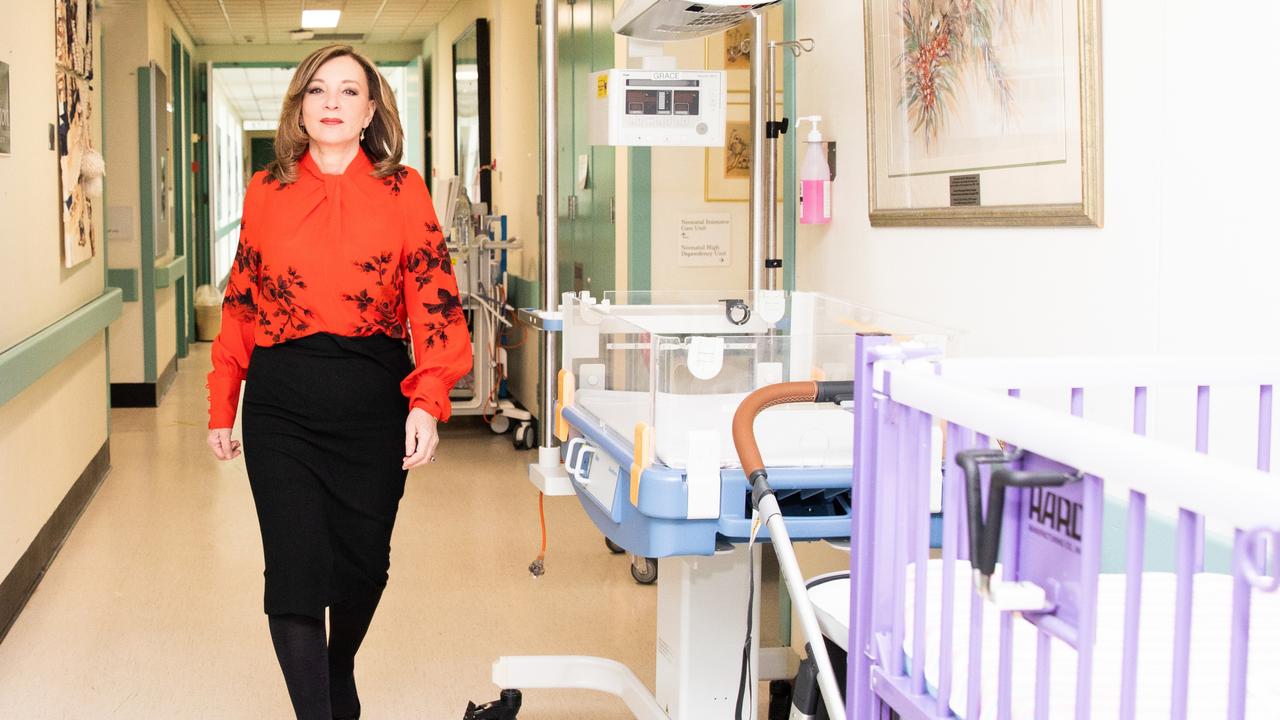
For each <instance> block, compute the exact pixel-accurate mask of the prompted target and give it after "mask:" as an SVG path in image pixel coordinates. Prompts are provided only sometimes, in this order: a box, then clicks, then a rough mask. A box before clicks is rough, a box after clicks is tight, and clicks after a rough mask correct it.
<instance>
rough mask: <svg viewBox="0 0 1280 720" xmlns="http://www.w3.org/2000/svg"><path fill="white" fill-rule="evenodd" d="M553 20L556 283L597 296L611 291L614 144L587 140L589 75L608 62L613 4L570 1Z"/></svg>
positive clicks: (610, 63)
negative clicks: (556, 53)
mask: <svg viewBox="0 0 1280 720" xmlns="http://www.w3.org/2000/svg"><path fill="white" fill-rule="evenodd" d="M558 20H559V39H560V67H559V68H558V77H559V85H560V93H559V108H558V112H557V118H558V130H559V138H558V141H559V153H558V155H559V161H560V170H559V175H558V178H559V183H560V197H559V202H558V203H557V204H558V211H559V217H560V229H559V237H560V241H559V243H558V251H559V254H558V270H559V274H560V283H559V285H560V291H561V292H566V291H574V292H577V291H582V290H587V291H590V292H591V293H592V294H594V295H596V296H599V295H600V293H603V292H604V291H606V290H613V289H614V288H615V282H614V257H615V254H616V253H615V244H616V234H615V232H614V225H613V217H614V212H613V207H614V177H613V173H614V149H613V148H612V147H608V146H601V147H592V146H591V144H590V143H588V142H587V113H588V108H589V102H590V92H592V90H593V89H594V85H593V84H592V83H591V73H593V72H595V71H597V70H604V69H608V68H610V67H612V66H613V42H614V41H613V31H612V29H611V28H610V27H609V24H610V23H611V22H612V20H613V3H612V2H611V1H610V0H569V1H568V2H565V3H562V4H561V5H560V15H559V18H558ZM584 176H585V178H584ZM584 179H585V182H584Z"/></svg>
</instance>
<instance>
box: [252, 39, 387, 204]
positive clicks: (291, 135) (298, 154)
mask: <svg viewBox="0 0 1280 720" xmlns="http://www.w3.org/2000/svg"><path fill="white" fill-rule="evenodd" d="M343 56H346V57H349V58H351V59H352V60H355V61H356V62H358V63H360V66H361V67H363V68H364V75H365V80H366V82H367V83H368V85H369V99H370V100H373V101H374V102H375V103H376V104H375V105H374V111H373V120H372V121H370V122H369V127H368V128H366V129H365V131H364V139H363V140H361V141H360V147H362V148H364V153H365V155H367V156H368V158H369V162H371V163H373V176H374V177H377V178H384V177H387V176H388V175H394V174H395V173H397V172H399V171H400V170H402V169H403V167H402V166H401V165H400V158H401V157H402V156H403V154H404V130H403V128H401V127H400V114H399V112H398V111H397V109H396V96H395V93H393V92H391V88H390V86H388V85H387V81H386V79H384V78H383V77H382V73H380V72H378V68H377V67H375V66H374V64H373V62H372V61H371V60H369V58H367V57H365V56H364V55H362V54H361V53H360V52H358V51H357V50H356V49H355V48H353V47H351V46H350V45H326V46H325V47H322V48H320V49H319V50H316V51H315V52H313V53H311V54H310V55H308V56H307V57H306V59H305V60H303V61H302V62H301V63H300V64H299V65H298V69H297V70H296V71H295V72H294V73H293V79H292V80H290V81H289V89H288V90H287V91H286V92H285V97H284V103H283V105H282V106H281V108H280V125H279V127H277V128H276V142H275V144H276V147H275V151H276V159H275V160H274V161H272V162H271V163H269V164H268V165H267V176H268V177H269V178H271V179H273V180H275V181H277V182H280V183H283V184H286V185H287V184H289V183H292V182H296V181H297V179H298V161H299V160H301V159H302V154H303V153H305V152H306V151H307V146H308V144H309V143H310V142H311V138H309V137H308V136H307V133H306V131H305V130H303V128H302V99H303V97H304V96H305V95H306V91H307V85H308V84H310V82H311V79H312V78H313V77H315V74H316V71H317V70H319V69H320V66H321V65H324V64H325V63H327V62H329V61H330V60H332V59H334V58H338V57H343Z"/></svg>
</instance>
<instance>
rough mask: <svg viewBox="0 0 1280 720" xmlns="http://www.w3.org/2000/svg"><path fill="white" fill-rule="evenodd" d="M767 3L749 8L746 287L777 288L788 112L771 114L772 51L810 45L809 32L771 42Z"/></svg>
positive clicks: (794, 50) (803, 50)
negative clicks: (781, 157)
mask: <svg viewBox="0 0 1280 720" xmlns="http://www.w3.org/2000/svg"><path fill="white" fill-rule="evenodd" d="M765 10H766V8H759V9H756V10H753V11H752V13H753V15H754V17H753V19H752V22H753V23H754V24H753V28H752V31H753V33H754V34H753V36H752V38H751V71H750V72H751V200H750V206H749V212H750V214H751V235H750V238H751V240H750V245H751V247H750V255H749V258H750V268H749V272H750V275H749V277H748V278H747V290H749V291H750V292H752V293H754V292H755V291H756V290H780V289H781V282H779V280H778V271H779V270H781V269H782V258H781V257H780V256H779V253H778V218H777V213H778V205H777V197H778V164H777V163H778V151H777V144H778V138H779V136H780V135H781V134H782V133H785V132H786V131H787V126H788V124H789V121H788V120H787V119H786V118H783V119H782V120H780V121H779V120H777V119H776V118H774V115H773V112H774V106H775V104H776V90H775V88H776V87H777V82H776V77H775V75H776V63H775V62H774V58H773V51H774V49H776V48H779V47H785V48H787V49H788V50H790V51H791V54H792V55H793V56H795V57H800V54H801V53H807V52H810V51H812V50H813V47H814V43H813V39H812V38H804V39H801V40H791V41H786V42H769V39H768V38H769V19H768V17H767V16H766V15H765Z"/></svg>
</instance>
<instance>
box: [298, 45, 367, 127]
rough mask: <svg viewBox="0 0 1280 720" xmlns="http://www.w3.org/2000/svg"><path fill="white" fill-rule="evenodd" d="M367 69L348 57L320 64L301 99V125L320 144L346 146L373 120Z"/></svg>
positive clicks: (344, 56)
mask: <svg viewBox="0 0 1280 720" xmlns="http://www.w3.org/2000/svg"><path fill="white" fill-rule="evenodd" d="M373 110H374V101H373V100H371V99H370V98H369V83H368V80H367V79H366V78H365V74H364V68H363V67H362V66H361V65H360V63H358V62H356V61H355V60H354V59H353V58H351V57H350V56H347V55H343V56H341V57H336V58H333V59H332V60H330V61H328V62H326V63H325V64H323V65H321V66H320V68H319V69H318V70H316V74H315V76H314V77H312V78H311V82H309V83H307V87H306V89H304V90H303V97H302V124H303V126H304V127H305V128H306V130H307V135H308V136H310V137H311V142H313V143H316V144H319V145H332V146H347V145H351V144H353V143H357V142H359V141H360V131H361V130H363V129H364V128H365V126H366V125H368V124H369V121H370V120H372V119H373Z"/></svg>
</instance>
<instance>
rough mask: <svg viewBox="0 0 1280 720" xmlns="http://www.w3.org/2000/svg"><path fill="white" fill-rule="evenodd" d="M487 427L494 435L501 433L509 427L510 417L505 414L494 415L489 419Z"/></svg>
mask: <svg viewBox="0 0 1280 720" xmlns="http://www.w3.org/2000/svg"><path fill="white" fill-rule="evenodd" d="M489 429H490V430H492V431H493V434H495V435H501V434H503V433H505V432H506V431H508V430H510V429H511V418H509V417H507V416H506V415H494V416H493V419H492V420H490V421H489Z"/></svg>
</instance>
